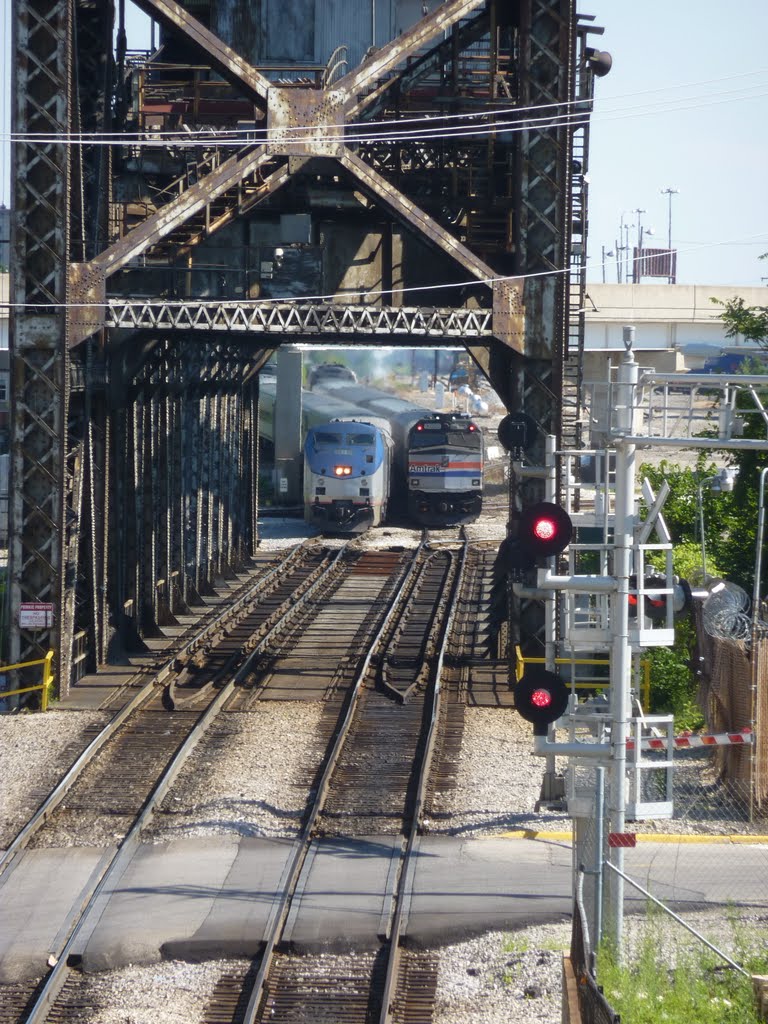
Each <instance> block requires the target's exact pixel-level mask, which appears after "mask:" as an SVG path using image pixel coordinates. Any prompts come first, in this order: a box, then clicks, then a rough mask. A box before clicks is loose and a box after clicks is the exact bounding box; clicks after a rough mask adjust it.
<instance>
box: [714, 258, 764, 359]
mask: <svg viewBox="0 0 768 1024" xmlns="http://www.w3.org/2000/svg"><path fill="white" fill-rule="evenodd" d="M760 259H761V260H764V259H768V252H766V253H763V255H762V256H761V257H760ZM712 302H714V303H715V304H716V305H718V306H722V307H723V309H724V311H725V312H723V313H721V314H720V319H721V320H722V321H723V323H724V324H725V325H726V327H727V330H726V332H725V336H726V337H727V338H734V337H736V335H737V334H742V335H743V336H744V338H745V340H746V341H754V342H757V344H758V345H760V347H761V348H764V349H768V306H747V305H746V303H745V302H744V299H740V298H734V299H728V300H727V301H725V302H723V301H722V299H712Z"/></svg>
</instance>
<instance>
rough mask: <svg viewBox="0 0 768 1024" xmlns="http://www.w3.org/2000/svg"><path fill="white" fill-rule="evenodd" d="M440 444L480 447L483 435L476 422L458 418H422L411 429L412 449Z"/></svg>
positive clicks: (458, 446)
mask: <svg viewBox="0 0 768 1024" xmlns="http://www.w3.org/2000/svg"><path fill="white" fill-rule="evenodd" d="M438 444H449V445H454V446H456V447H457V448H472V449H479V448H481V447H482V435H481V433H480V431H479V430H478V429H477V427H476V426H475V424H474V423H471V422H470V421H469V420H458V419H449V420H446V421H441V420H437V419H435V420H422V421H421V422H420V423H418V424H417V425H416V426H415V427H414V429H413V430H412V431H411V437H410V447H411V448H412V449H413V448H432V447H434V446H435V445H438Z"/></svg>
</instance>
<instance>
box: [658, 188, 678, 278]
mask: <svg viewBox="0 0 768 1024" xmlns="http://www.w3.org/2000/svg"><path fill="white" fill-rule="evenodd" d="M679 193H680V189H678V188H663V189H661V194H662V195H663V196H666V197H667V199H668V201H669V202H668V216H667V228H668V230H667V249H668V250H669V276H668V278H667V284H674V283H675V275H674V274H673V273H672V196H676V195H679Z"/></svg>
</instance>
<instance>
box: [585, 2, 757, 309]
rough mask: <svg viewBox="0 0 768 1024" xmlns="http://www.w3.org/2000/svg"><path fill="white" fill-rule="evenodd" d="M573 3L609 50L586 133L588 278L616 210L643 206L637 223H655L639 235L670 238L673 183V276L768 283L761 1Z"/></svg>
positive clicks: (611, 233) (616, 219)
mask: <svg viewBox="0 0 768 1024" xmlns="http://www.w3.org/2000/svg"><path fill="white" fill-rule="evenodd" d="M579 10H580V11H581V12H583V13H586V14H594V15H596V21H595V24H597V25H602V26H603V27H604V28H605V34H604V35H603V36H602V37H597V36H595V37H593V38H594V39H595V43H594V45H596V46H597V48H598V49H601V50H608V51H609V52H610V53H611V55H612V57H613V67H612V69H611V72H610V73H609V74H608V75H607V76H606V77H605V78H602V79H598V80H597V82H596V91H595V94H596V103H595V116H594V119H593V122H592V128H591V137H590V169H589V179H590V186H589V188H590V191H589V208H590V213H589V254H590V260H589V262H590V264H591V265H592V264H594V267H593V269H592V270H591V272H590V274H589V277H590V279H591V280H595V281H599V280H601V271H600V267H599V264H600V263H601V251H602V246H603V245H604V246H605V247H606V249H613V248H614V243H615V241H616V240H617V238H618V234H619V223H620V220H621V214H622V211H625V210H635V209H637V208H641V209H645V210H646V211H647V212H646V213H645V214H642V215H641V222H642V224H643V225H644V227H654V228H655V229H656V231H657V234H656V235H655V236H651V238H650V239H649V238H648V237H647V236H646V242H647V243H648V244H649V245H659V246H662V247H665V246H666V244H667V229H668V225H667V212H668V198H667V197H666V196H663V195H661V194H660V189H662V188H667V187H669V188H677V189H679V194H678V195H674V196H673V197H672V244H673V246H675V247H676V248H678V250H679V256H678V281H679V282H680V283H683V284H723V285H728V284H740V285H761V284H763V285H765V284H766V282H765V281H764V282H761V280H760V278H761V276H766V277H768V260H764V261H760V260H759V259H758V256H759V255H760V254H761V253H764V252H767V251H768V2H766V0H729V2H728V3H727V4H724V3H722V0H664V2H662V0H642V2H640V3H638V2H637V0H580V2H579ZM637 219H638V218H637V216H636V215H632V214H629V215H628V216H626V217H625V223H626V222H630V223H636V222H637ZM758 235H759V236H760V237H754V236H758ZM630 241H632V234H631V235H630ZM607 279H608V280H609V281H615V280H616V270H615V267H614V266H610V267H609V268H608V273H607ZM767 294H768V293H767Z"/></svg>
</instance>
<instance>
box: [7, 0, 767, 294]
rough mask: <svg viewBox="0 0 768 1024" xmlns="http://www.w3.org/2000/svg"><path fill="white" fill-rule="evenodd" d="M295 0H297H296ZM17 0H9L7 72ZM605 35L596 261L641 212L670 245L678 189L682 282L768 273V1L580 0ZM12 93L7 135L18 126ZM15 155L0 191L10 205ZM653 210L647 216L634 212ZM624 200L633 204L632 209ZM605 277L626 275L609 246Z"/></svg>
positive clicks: (593, 227)
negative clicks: (765, 256) (607, 65)
mask: <svg viewBox="0 0 768 1024" xmlns="http://www.w3.org/2000/svg"><path fill="white" fill-rule="evenodd" d="M286 2H289V0H286ZM11 4H12V0H2V25H3V28H4V31H3V37H4V40H5V47H6V49H5V52H4V57H3V60H4V64H5V68H6V72H5V74H4V79H5V80H6V81H7V80H8V75H9V71H8V69H9V66H10V59H9V56H8V50H7V47H8V42H7V40H8V38H9V35H10V33H9V30H8V29H9V25H10V8H11ZM128 7H129V19H130V22H129V23H130V24H131V25H132V26H134V27H135V31H134V32H133V33H132V38H131V45H135V46H142V45H145V44H146V40H147V38H148V34H147V32H146V25H147V21H146V19H145V18H144V17H143V16H141V15H138V13H136V14H135V16H133V14H131V13H130V9H131V5H130V4H129V5H128ZM579 10H580V11H581V12H582V13H585V14H594V15H595V16H596V22H595V23H596V24H598V25H602V26H603V27H604V28H605V34H604V35H603V36H601V37H598V36H595V37H593V39H594V45H596V46H597V47H598V48H599V49H604V50H608V51H609V52H610V53H611V55H612V57H613V68H612V70H611V72H610V74H609V75H607V76H606V77H605V78H602V79H598V80H597V82H596V93H595V95H596V102H595V113H594V117H593V121H592V128H591V139H590V168H589V179H590V185H589V190H590V191H589V197H590V201H589V267H590V269H589V273H588V277H589V279H590V280H592V281H600V280H602V266H601V263H602V249H603V247H605V249H606V250H612V249H614V246H615V242H616V241H617V240H618V238H619V225H620V222H621V218H622V213H624V223H625V224H630V225H633V226H632V227H631V228H630V232H629V241H630V244H632V243H634V242H635V241H636V237H637V223H638V220H639V221H640V223H642V225H643V228H644V231H645V232H647V231H648V230H649V229H653V232H654V233H653V234H647V233H646V234H645V236H644V237H645V243H646V245H651V246H659V247H664V246H666V244H667V232H668V222H667V217H668V202H669V201H668V198H667V196H664V195H662V194H661V191H660V190H661V189H662V188H676V189H678V190H679V192H678V194H676V195H674V196H673V197H672V244H673V246H675V247H676V248H677V249H678V250H679V256H678V281H679V282H680V283H683V284H710V285H716V284H717V285H729V284H734V285H755V286H759V285H765V284H766V283H768V282H766V281H761V277H763V276H764V277H768V260H765V261H760V260H759V259H758V256H759V255H760V254H761V253H763V252H767V251H768V45H767V44H768V0H730V2H729V3H728V4H723V3H722V2H721V0H663V2H662V0H642V2H638V0H579ZM9 103H10V100H9V92H8V90H5V92H4V95H3V98H2V108H1V109H2V134H3V135H4V136H7V130H8V126H9V116H10V115H9V110H10V107H9ZM8 166H9V160H8V154H7V146H4V147H3V153H2V156H1V157H0V201H3V202H5V203H6V204H8V202H9V198H8V197H9V186H8V173H9V170H8ZM638 208H639V209H643V210H645V211H646V212H645V213H643V214H641V215H640V217H639V218H638V216H637V215H636V214H634V213H632V212H629V211H634V210H636V209H638ZM625 211H627V212H626V213H625ZM606 279H607V280H608V281H615V280H616V267H615V264H614V261H613V260H611V259H610V258H609V265H608V267H607V268H606Z"/></svg>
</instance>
